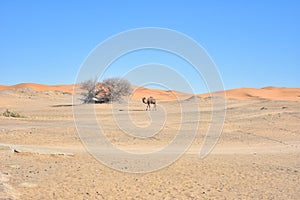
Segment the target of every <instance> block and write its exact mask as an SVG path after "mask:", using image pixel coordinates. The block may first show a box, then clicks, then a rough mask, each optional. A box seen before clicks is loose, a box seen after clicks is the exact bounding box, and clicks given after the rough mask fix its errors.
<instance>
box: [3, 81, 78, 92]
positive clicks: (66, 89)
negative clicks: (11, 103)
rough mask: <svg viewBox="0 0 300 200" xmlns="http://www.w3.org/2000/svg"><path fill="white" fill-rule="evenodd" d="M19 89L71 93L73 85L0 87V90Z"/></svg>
mask: <svg viewBox="0 0 300 200" xmlns="http://www.w3.org/2000/svg"><path fill="white" fill-rule="evenodd" d="M19 88H31V89H33V90H36V91H40V92H43V91H49V90H50V91H55V90H58V91H63V92H73V88H74V85H72V84H71V85H44V84H37V83H20V84H16V85H12V86H5V85H0V90H10V89H19Z"/></svg>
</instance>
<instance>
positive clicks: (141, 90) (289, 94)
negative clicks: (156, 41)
mask: <svg viewBox="0 0 300 200" xmlns="http://www.w3.org/2000/svg"><path fill="white" fill-rule="evenodd" d="M18 88H31V89H33V90H36V91H41V92H43V91H55V90H58V91H63V92H71V93H72V92H73V89H74V85H73V84H69V85H43V84H36V83H21V84H16V85H12V86H5V85H0V90H11V89H18ZM133 89H134V92H133V94H132V95H131V97H130V99H131V100H140V99H141V98H142V97H149V96H154V97H155V98H156V99H157V100H182V99H187V98H189V97H191V96H192V94H187V93H184V92H179V91H174V90H160V89H150V88H145V87H139V86H133ZM212 94H215V95H218V93H212ZM225 94H226V98H232V99H239V100H284V101H300V88H281V87H264V88H238V89H231V90H226V91H225ZM210 95H211V94H210V93H207V94H199V95H198V96H200V97H209V96H210Z"/></svg>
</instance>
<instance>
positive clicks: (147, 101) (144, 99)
mask: <svg viewBox="0 0 300 200" xmlns="http://www.w3.org/2000/svg"><path fill="white" fill-rule="evenodd" d="M142 101H143V103H144V104H147V108H146V110H148V108H149V110H150V104H153V109H154V110H156V100H155V99H154V98H153V97H149V98H148V99H147V98H146V97H143V99H142Z"/></svg>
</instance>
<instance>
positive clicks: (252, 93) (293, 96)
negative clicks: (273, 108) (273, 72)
mask: <svg viewBox="0 0 300 200" xmlns="http://www.w3.org/2000/svg"><path fill="white" fill-rule="evenodd" d="M225 94H226V98H233V99H240V100H283V101H300V88H279V87H264V88H238V89H232V90H226V91H225ZM199 96H201V97H207V96H209V94H202V95H199Z"/></svg>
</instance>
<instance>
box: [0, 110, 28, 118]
mask: <svg viewBox="0 0 300 200" xmlns="http://www.w3.org/2000/svg"><path fill="white" fill-rule="evenodd" d="M2 115H3V116H4V117H15V118H23V117H24V116H22V115H20V114H19V113H17V112H15V111H9V110H8V109H6V111H4V112H3V113H2Z"/></svg>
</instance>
